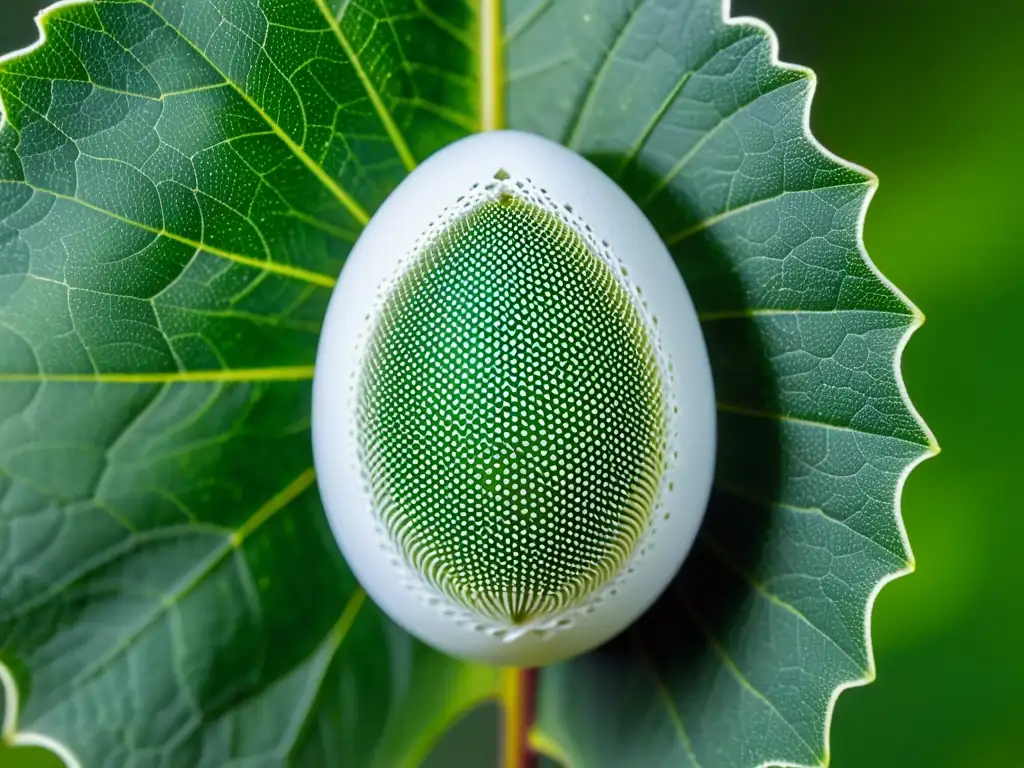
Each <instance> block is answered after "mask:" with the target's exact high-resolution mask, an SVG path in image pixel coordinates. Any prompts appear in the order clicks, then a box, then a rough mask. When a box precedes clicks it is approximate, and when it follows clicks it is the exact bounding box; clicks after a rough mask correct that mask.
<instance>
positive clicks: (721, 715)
mask: <svg viewBox="0 0 1024 768" xmlns="http://www.w3.org/2000/svg"><path fill="white" fill-rule="evenodd" d="M500 5H501V8H500V12H501V15H502V17H503V18H502V21H503V24H504V34H502V33H501V30H500V29H499V28H498V25H497V21H498V20H499V16H498V11H499V3H498V2H497V1H496V0H361V2H348V1H347V0H332V2H327V1H326V0H132V1H127V2H126V1H124V0H117V1H114V0H102V1H100V2H91V3H88V4H85V5H74V6H67V7H63V8H60V9H57V10H54V11H51V12H49V13H48V14H47V16H46V17H45V20H44V24H43V25H44V27H45V31H46V33H47V42H46V44H45V45H43V46H42V47H40V48H38V49H37V50H35V51H34V52H32V53H29V54H27V55H24V56H20V57H17V58H13V59H11V60H9V61H7V62H6V63H4V64H3V65H2V66H0V99H2V100H3V104H4V106H5V108H6V113H7V116H8V122H7V124H6V125H5V126H4V128H3V131H2V133H0V371H2V372H3V373H0V494H2V496H0V661H2V662H3V663H4V664H5V665H6V669H7V670H9V673H10V674H9V676H10V677H12V678H13V681H12V682H14V683H16V685H17V688H18V691H19V693H20V707H19V709H18V710H17V711H16V712H15V711H11V709H10V708H8V710H9V711H8V712H7V713H6V714H7V721H6V722H7V726H8V727H7V729H6V734H7V736H8V737H9V738H16V739H18V740H20V741H26V742H31V741H33V740H35V741H44V742H46V743H49V744H60V745H63V749H64V752H65V753H67V754H68V755H69V756H73V757H74V758H76V759H77V760H78V761H79V762H81V763H82V764H84V765H93V764H97V765H100V764H107V763H110V764H117V765H120V764H124V763H129V762H130V761H131V760H133V759H134V760H136V761H137V762H138V763H139V764H143V765H147V764H154V763H158V762H161V761H162V764H166V765H210V766H220V765H226V764H234V763H238V764H241V763H242V762H243V761H248V762H250V763H253V764H255V763H259V764H279V763H283V762H286V761H287V760H288V759H290V760H291V761H292V762H295V763H297V764H301V765H311V766H312V765H338V764H345V765H366V764H374V763H376V764H379V765H386V766H390V765H403V764H415V763H416V762H418V760H419V758H420V757H421V756H422V755H423V754H424V753H425V751H426V750H427V749H428V748H429V745H430V744H431V743H432V742H433V741H434V740H435V738H436V736H437V735H438V733H439V732H440V730H441V729H442V728H443V727H444V726H445V725H446V724H447V723H449V722H451V721H452V720H454V719H455V718H456V717H458V716H459V715H460V714H461V713H462V712H463V711H465V709H466V708H468V707H469V706H471V705H472V704H473V703H474V702H476V701H479V700H480V699H482V698H484V697H488V696H494V695H496V694H497V690H498V683H497V680H496V675H495V673H494V672H493V671H491V670H487V669H484V668H480V667H474V666H470V665H463V664H459V663H457V662H455V661H452V660H449V659H445V658H444V657H442V656H440V655H438V654H436V653H434V652H432V651H430V650H428V649H426V648H424V647H423V646H421V645H419V644H417V643H415V642H413V641H412V640H410V639H409V638H408V637H407V636H406V635H404V634H403V633H401V632H400V631H399V630H397V629H396V628H395V627H394V626H393V625H391V624H390V623H389V622H387V620H386V619H384V618H383V617H382V616H381V614H380V613H379V612H378V611H377V610H376V609H375V608H374V607H373V606H372V605H371V604H370V603H369V602H368V601H366V600H365V599H364V598H363V594H362V592H361V590H359V589H358V586H357V585H356V584H355V582H354V580H353V579H352V577H351V574H350V573H349V572H348V570H347V568H346V567H345V565H344V563H343V562H342V561H341V559H340V556H339V555H338V553H337V549H336V547H335V545H334V543H333V540H332V538H331V536H330V533H329V530H328V529H327V526H326V524H325V522H324V520H323V513H322V510H321V508H320V506H319V502H318V500H317V498H316V494H315V490H314V486H313V483H314V478H313V475H312V472H311V470H310V469H309V468H310V465H311V462H310V448H309V435H308V431H309V379H310V376H311V373H312V364H313V358H314V352H315V345H316V340H317V332H318V329H319V322H320V318H321V315H322V312H323V310H324V307H325V304H326V300H327V298H328V296H329V289H330V286H331V285H332V284H333V282H334V276H335V275H336V274H337V272H338V271H339V269H340V268H341V265H342V263H343V261H344V258H345V256H346V255H347V253H348V250H349V248H350V247H351V243H352V242H353V240H354V239H355V237H357V236H358V232H359V230H360V228H361V226H362V224H363V223H365V221H366V220H367V218H368V216H369V214H370V213H371V212H372V211H373V210H374V209H375V208H376V206H377V205H378V204H379V203H380V202H381V201H382V200H383V199H384V197H385V196H386V195H387V194H388V192H389V191H390V190H391V189H393V188H394V186H395V185H396V184H397V183H398V182H399V181H400V180H401V178H402V177H403V176H404V175H405V173H406V172H407V170H408V169H409V168H411V167H413V166H414V165H415V163H416V162H417V161H418V160H421V159H423V158H424V157H426V156H427V155H429V154H430V153H431V152H433V151H434V150H436V149H438V148H439V147H441V146H443V145H445V144H447V143H449V142H450V141H452V140H454V139H456V138H458V137H459V136H461V135H464V134H465V133H467V132H469V131H472V130H478V129H486V128H492V127H498V126H499V125H501V124H505V125H508V126H509V127H514V128H520V129H524V130H530V131H534V132H537V133H541V134H545V135H548V136H552V137H555V138H558V139H560V140H562V141H564V142H566V143H567V144H569V145H570V146H572V147H574V148H575V149H577V150H579V151H580V152H582V153H583V154H585V155H587V156H588V157H590V158H591V159H593V160H595V161H596V162H598V163H599V164H600V165H601V166H602V167H604V168H605V169H606V170H607V171H608V172H609V173H610V174H611V175H612V176H613V177H615V178H617V179H618V180H619V182H620V183H621V184H622V185H623V187H624V188H625V189H626V190H627V191H628V192H629V193H630V194H631V195H633V197H634V198H635V199H636V200H637V201H638V202H639V203H640V204H641V205H642V206H643V207H644V208H645V210H646V211H647V212H648V215H649V216H650V217H651V219H652V221H653V222H654V223H655V225H656V226H657V227H658V228H659V230H660V231H662V232H663V233H664V236H665V238H666V241H667V242H668V243H669V244H670V246H671V249H672V251H673V254H674V256H675V257H676V259H677V263H678V265H679V267H680V269H681V271H682V272H683V275H684V277H685V278H686V280H687V284H688V285H689V287H690V290H691V292H692V293H693V296H694V299H695V301H696V303H697V306H698V309H699V311H700V312H701V317H702V320H703V323H704V329H705V333H706V337H707V340H708V343H709V346H710V351H711V355H712V362H713V367H714V372H715V377H716V383H717V387H718V395H719V400H720V406H721V417H720V430H721V451H720V456H719V469H718V483H717V488H718V490H717V491H716V494H715V497H714V500H713V503H712V508H711V510H710V512H709V516H708V522H707V524H706V526H705V529H704V531H703V532H702V536H701V539H700V543H699V544H698V547H697V550H696V551H695V553H694V555H693V556H692V557H691V559H690V561H689V562H688V565H687V566H686V568H685V569H684V571H683V573H682V574H681V576H680V578H679V579H678V580H677V582H676V584H674V585H673V587H672V589H671V590H670V592H669V594H667V595H666V597H665V598H664V599H663V600H662V601H661V602H660V603H659V605H658V606H657V607H656V609H655V610H654V611H652V613H651V614H649V615H648V616H647V617H645V619H644V620H643V621H642V622H641V623H640V624H638V625H637V626H636V627H635V628H634V629H632V630H631V631H630V632H628V633H626V634H625V635H623V637H622V638H620V639H619V640H618V641H616V642H615V643H612V644H611V645H610V646H608V647H606V648H604V649H602V650H601V651H599V652H597V653H595V654H591V655H589V656H587V657H584V658H582V659H580V660H577V661H573V662H570V663H568V664H564V665H560V666H558V667H555V668H552V669H549V670H546V671H545V672H544V674H543V676H542V683H541V709H540V721H539V724H538V727H537V729H536V731H535V734H534V736H535V741H536V743H537V744H538V745H540V746H541V747H543V748H544V749H545V750H546V751H549V752H551V753H552V754H553V755H556V756H558V757H560V759H562V760H563V761H564V762H566V763H568V764H571V765H572V766H581V767H583V766H586V767H589V766H604V765H609V766H619V765H643V766H647V765H652V766H653V765H693V766H697V765H699V766H702V767H703V768H709V766H729V767H730V768H753V766H755V765H758V764H761V763H765V762H772V761H777V762H788V763H796V764H801V765H814V764H818V763H820V762H823V761H824V760H825V759H826V758H827V737H826V732H827V725H828V719H829V717H830V713H831V706H832V703H833V702H834V697H835V695H836V693H837V691H838V690H840V689H841V688H842V687H844V686H848V685H851V684H856V683H858V682H863V681H864V680H866V679H868V678H869V677H870V676H871V674H872V662H871V653H870V646H869V642H868V636H867V616H868V614H869V609H870V603H871V600H872V598H873V595H874V594H875V592H876V591H877V589H878V587H879V585H880V584H881V583H883V582H884V581H885V580H887V579H888V578H890V577H892V576H893V575H896V574H898V573H901V572H903V571H905V570H906V569H907V568H908V567H909V564H910V555H909V550H908V547H907V544H906V541H905V537H904V536H903V532H902V528H901V525H900V522H899V518H898V514H897V511H896V506H897V501H898V495H899V491H900V485H901V483H902V480H903V478H904V477H905V475H906V473H907V471H908V470H909V468H910V467H911V466H912V465H913V464H914V463H916V462H917V461H918V460H920V459H921V458H922V457H923V456H925V455H926V454H927V453H928V452H929V451H930V450H931V449H932V441H931V438H930V436H929V435H928V433H927V431H926V430H925V429H924V427H923V425H921V424H920V422H919V421H918V420H917V418H916V417H915V415H914V414H913V412H912V410H911V409H910V406H909V404H908V403H907V401H906V398H905V395H904V393H903V391H902V388H901V384H900V382H899V376H898V372H897V366H896V361H898V358H899V352H900V350H901V348H902V345H903V343H904V342H905V341H906V338H907V336H908V335H909V333H910V332H911V331H912V330H913V329H914V328H915V327H916V326H917V325H918V324H919V322H920V320H919V316H918V315H917V314H916V313H915V311H914V310H913V309H912V308H911V307H910V306H909V305H908V304H907V303H906V302H905V301H904V300H903V299H902V298H901V297H899V296H898V295H896V294H895V293H894V291H893V290H892V289H891V288H890V287H889V286H888V285H887V284H886V283H884V281H882V280H881V279H880V277H879V276H878V275H877V273H876V272H875V271H874V270H873V269H872V268H871V267H870V265H869V263H868V262H867V260H866V256H865V255H864V254H863V249H862V246H861V239H860V228H861V219H862V216H863V213H864V209H865V206H866V204H867V201H868V199H869V197H870V194H871V191H872V190H873V188H874V182H873V180H872V179H870V178H869V177H868V176H867V175H865V174H864V173H863V172H861V171H858V170H856V169H853V168H851V167H849V166H848V165H846V164H843V163H841V162H839V161H838V160H836V159H835V158H832V157H831V156H829V155H827V154H826V153H825V152H824V151H823V150H821V148H820V147H819V146H818V145H817V144H816V143H814V142H813V140H812V139H810V137H809V135H808V132H807V129H806V114H807V109H808V105H809V102H810V96H811V88H812V81H811V79H810V77H809V74H808V73H806V72H802V71H799V70H795V69H792V68H784V67H781V66H780V65H778V63H777V61H776V60H775V57H774V50H773V42H772V40H771V39H770V37H769V35H768V33H766V32H765V31H764V30H763V29H762V28H761V27H759V26H757V25H754V24H751V23H741V24H731V25H730V24H726V23H725V22H724V21H723V16H722V14H723V9H722V5H721V3H720V2H719V0H504V3H501V4H500ZM503 40H504V41H505V43H506V45H505V46H504V50H502V45H501V43H502V41H503ZM503 64H504V65H505V66H504V68H503V66H502V65H503ZM503 85H504V87H503ZM13 687H14V686H13V685H11V686H9V688H10V689H13ZM15 716H16V717H15ZM105 761H106V762H105Z"/></svg>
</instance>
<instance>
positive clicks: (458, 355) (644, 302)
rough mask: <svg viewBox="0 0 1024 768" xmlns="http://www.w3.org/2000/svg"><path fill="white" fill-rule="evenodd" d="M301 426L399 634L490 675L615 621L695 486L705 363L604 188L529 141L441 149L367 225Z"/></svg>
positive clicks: (694, 521) (342, 531)
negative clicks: (490, 666)
mask: <svg viewBox="0 0 1024 768" xmlns="http://www.w3.org/2000/svg"><path fill="white" fill-rule="evenodd" d="M445 203H447V204H445ZM588 214H592V215H588ZM591 222H593V224H591ZM596 230H600V234H598V232H597V231H596ZM680 376H682V377H684V378H685V384H686V386H685V387H680V379H679V378H678V377H680ZM313 417H314V418H313V431H314V456H315V459H316V464H317V470H318V479H319V482H320V487H321V494H322V497H323V500H324V504H325V507H326V509H327V512H328V518H329V520H330V522H331V526H332V529H333V530H334V532H335V535H336V537H337V538H338V541H339V544H340V546H341V548H342V551H343V553H344V554H345V557H346V560H347V561H348V563H349V565H350V566H351V567H352V569H353V571H354V572H355V574H356V576H357V578H359V580H360V581H361V583H362V584H363V585H364V586H365V587H366V589H367V591H368V592H369V593H370V595H371V597H373V598H374V599H375V601H376V602H378V604H379V605H380V606H381V607H382V608H383V609H384V610H385V611H386V612H387V613H388V614H389V615H391V616H392V618H394V619H395V620H396V621H398V623H400V624H402V625H403V626H404V627H405V628H406V629H407V630H409V631H410V632H412V633H413V634H416V635H418V636H419V637H421V638H422V639H424V640H426V641H427V642H428V643H431V644H433V645H435V646H437V647H439V648H441V649H442V650H445V651H447V652H449V653H452V654H455V655H459V656H464V657H468V658H474V659H479V660H483V661H489V662H493V663H501V664H516V665H519V666H536V665H540V664H543V663H548V662H549V661H555V660H558V659H560V658H564V657H566V656H568V655H572V654H574V653H577V652H580V651H582V650H586V649H587V648H589V647H593V646H594V645H596V644H598V643H600V642H602V641H603V640H605V639H608V637H610V636H611V635H613V634H615V633H617V631H618V630H620V629H622V628H624V627H625V625H626V624H627V623H628V622H629V621H630V620H632V619H633V618H636V616H637V615H638V614H639V612H640V611H642V610H643V609H644V608H645V607H646V606H647V605H649V604H650V603H651V602H652V601H653V599H654V598H655V597H656V596H657V595H658V594H659V593H660V592H661V591H662V590H663V589H664V587H665V585H666V584H667V582H668V580H670V579H671V577H672V575H673V573H674V571H675V570H676V568H677V567H678V565H679V563H680V562H681V561H682V559H683V557H684V556H685V554H686V552H687V551H688V549H689V547H690V545H691V543H692V540H693V537H694V534H695V533H696V528H697V525H698V524H699V522H700V519H701V517H702V514H703V509H704V505H705V503H706V499H707V494H708V490H709V487H710V475H711V467H712V463H713V462H712V457H713V455H714V414H713V398H712V396H711V386H710V367H709V365H708V363H707V356H706V351H705V349H704V346H703V340H702V338H701V336H700V331H699V326H698V324H697V320H696V315H695V312H694V311H693V307H692V304H691V302H690V300H689V296H688V294H687V293H686V289H685V286H684V285H683V283H682V280H681V278H680V277H679V274H678V272H677V271H676V269H675V266H674V264H673V263H672V261H671V259H670V257H669V256H668V254H667V252H666V250H665V247H664V245H663V244H662V242H661V240H660V239H659V238H658V236H657V234H656V233H655V232H654V230H653V228H652V227H651V225H650V224H649V222H647V220H646V218H645V217H644V216H643V214H642V213H641V212H640V211H639V209H637V208H636V206H635V204H633V203H632V201H631V200H630V199H629V198H628V197H627V196H626V195H625V194H624V193H623V192H622V191H621V190H620V189H619V188H618V187H617V186H616V185H615V184H614V182H612V181H611V180H610V179H608V178H607V177H606V176H604V175H603V174H602V173H601V172H600V171H599V170H598V169H596V168H595V167H594V166H592V165H590V164H589V163H588V162H587V161H585V160H583V158H581V157H579V156H578V155H576V154H575V153H572V152H571V151H569V150H567V149H565V148H564V147H561V146H559V145H556V144H553V143H552V142H549V141H547V140H545V139H541V138H539V137H536V136H532V135H529V134H521V133H516V132H496V133H490V134H480V135H476V136H472V137H469V138H467V139H464V140H462V141H460V142H457V143H456V144H453V145H451V146H450V147H448V148H446V149H445V150H442V151H441V152H440V153H438V154H437V155H435V156H434V157H432V158H431V159H429V160H428V161H427V162H426V163H424V164H423V165H422V166H420V167H419V168H418V169H417V170H416V171H414V172H413V173H412V174H411V175H410V176H409V177H408V178H407V179H406V181H405V182H403V183H402V184H401V185H400V186H399V187H398V189H396V190H395V192H394V193H393V194H392V195H391V197H389V198H388V200H387V201H386V202H385V203H384V205H383V206H382V207H381V209H380V210H379V211H378V212H377V214H376V215H375V216H374V218H373V220H372V221H371V222H370V224H369V225H368V226H367V229H366V231H365V232H364V233H363V235H362V236H361V237H360V239H359V242H358V243H357V244H356V246H355V248H354V249H353V252H352V254H351V255H350V257H349V261H348V263H347V264H346V266H345V269H344V270H343V272H342V275H341V279H340V281H339V284H338V287H337V288H336V289H335V294H334V296H333V297H332V299H331V305H330V308H329V311H328V315H327V319H326V321H325V325H324V330H323V333H322V337H321V346H320V351H319V354H318V359H317V369H316V377H315V382H314V405H313Z"/></svg>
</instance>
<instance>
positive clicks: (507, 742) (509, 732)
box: [501, 667, 537, 768]
mask: <svg viewBox="0 0 1024 768" xmlns="http://www.w3.org/2000/svg"><path fill="white" fill-rule="evenodd" d="M502 678H503V679H502V692H503V695H502V715H503V716H502V762H501V764H502V768H537V755H536V753H535V752H534V751H533V750H532V749H531V748H530V743H529V736H530V728H531V727H533V719H534V714H535V705H536V694H537V670H536V669H518V668H514V667H513V668H509V669H506V670H504V672H503V673H502Z"/></svg>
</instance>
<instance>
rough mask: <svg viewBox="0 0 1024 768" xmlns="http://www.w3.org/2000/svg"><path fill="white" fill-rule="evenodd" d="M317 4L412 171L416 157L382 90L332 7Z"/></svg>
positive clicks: (403, 160) (406, 164) (320, 0)
mask: <svg viewBox="0 0 1024 768" xmlns="http://www.w3.org/2000/svg"><path fill="white" fill-rule="evenodd" d="M316 5H317V8H319V9H320V13H322V14H323V16H324V18H325V19H327V23H328V24H329V25H330V27H331V30H332V31H333V32H334V36H335V37H336V38H338V42H339V43H340V44H341V48H342V50H344V51H345V56H346V57H347V58H348V60H349V62H350V63H351V64H352V69H353V70H354V71H355V73H356V76H357V77H358V78H359V82H360V83H362V84H363V88H364V89H365V91H366V95H367V96H369V98H370V103H371V104H373V109H374V111H375V112H376V113H377V117H378V118H380V121H381V123H382V124H383V125H384V130H385V131H386V132H387V134H388V138H389V139H391V143H392V144H393V145H394V147H395V152H397V153H398V157H399V159H401V161H402V165H404V166H405V168H406V170H408V171H411V170H412V169H413V168H415V167H416V158H415V157H413V155H412V152H411V151H410V150H409V145H408V144H407V143H406V141H405V137H404V136H402V132H401V131H400V130H398V125H397V124H396V123H395V119H394V117H392V115H391V112H390V110H389V109H388V108H387V106H386V105H385V104H384V100H383V99H382V98H381V95H380V92H379V91H378V90H377V88H376V87H375V86H374V84H373V83H372V82H371V81H370V77H369V75H368V74H367V73H366V70H365V69H363V64H362V62H361V61H360V60H359V56H358V55H356V51H355V49H354V48H353V47H352V43H351V42H350V41H349V39H348V37H347V36H346V35H345V33H344V32H343V31H342V29H341V23H340V21H339V19H338V18H337V17H336V16H335V15H334V14H333V13H331V9H330V8H328V7H327V3H325V2H324V0H316ZM343 7H344V6H343Z"/></svg>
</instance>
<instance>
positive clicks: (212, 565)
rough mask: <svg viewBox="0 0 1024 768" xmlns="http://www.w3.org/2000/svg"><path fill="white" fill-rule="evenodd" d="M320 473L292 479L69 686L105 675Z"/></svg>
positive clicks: (299, 494)
mask: <svg viewBox="0 0 1024 768" xmlns="http://www.w3.org/2000/svg"><path fill="white" fill-rule="evenodd" d="M315 479H316V474H315V472H314V470H313V468H312V467H310V468H309V469H306V470H304V471H303V472H301V473H300V474H299V475H298V477H296V478H295V479H294V480H292V481H291V482H290V483H288V485H286V486H285V487H284V488H283V489H282V490H281V491H278V492H277V493H276V494H274V495H273V496H272V497H271V498H270V499H268V500H267V501H266V502H264V503H263V504H262V505H261V506H260V507H259V508H258V509H257V510H256V511H255V512H253V514H252V515H251V516H250V517H249V519H248V520H247V521H246V522H245V523H243V524H242V526H241V527H240V528H238V529H237V530H236V531H235V532H234V533H233V534H232V535H231V536H228V537H225V538H224V540H223V543H222V544H221V545H220V546H219V547H216V548H214V549H213V550H212V551H211V552H210V554H209V555H208V556H207V557H206V558H205V559H203V561H202V562H200V563H198V564H197V565H196V567H195V568H193V569H192V570H191V571H189V572H188V573H187V574H186V575H185V576H184V577H183V578H182V580H181V581H179V582H178V584H177V586H176V587H175V589H174V590H173V591H172V592H171V593H170V594H169V595H167V596H166V597H164V598H163V599H162V600H161V601H160V602H159V603H158V604H157V605H156V606H155V608H154V609H153V610H152V611H151V612H150V613H149V615H148V616H146V617H145V618H144V619H143V620H142V621H141V622H140V623H139V624H138V625H137V626H136V627H135V628H133V629H132V630H131V631H130V632H128V634H126V635H125V636H124V637H122V638H121V639H120V640H119V641H118V642H117V644H116V645H115V646H114V647H112V648H111V649H110V650H109V651H107V652H106V653H105V654H103V655H102V656H100V657H99V658H98V659H96V661H94V662H93V663H92V664H90V665H89V666H88V667H86V668H85V669H83V670H82V671H81V672H80V673H79V674H77V675H75V677H74V678H73V679H72V680H70V681H69V682H68V685H69V686H72V687H73V686H75V685H80V684H81V683H82V682H83V681H85V680H89V679H91V678H93V677H95V676H96V675H97V674H99V673H100V672H102V671H103V670H104V669H106V667H107V666H108V665H109V664H110V663H111V662H113V661H114V659H116V658H117V657H118V656H120V655H121V654H122V653H124V652H125V651H126V650H128V648H129V647H130V646H131V644H132V643H134V642H135V641H136V640H138V639H139V638H140V637H141V636H142V634H143V633H144V632H145V631H146V630H147V629H149V628H150V627H151V626H153V625H154V624H155V623H156V622H157V621H158V620H159V619H160V617H161V616H163V615H164V614H166V613H167V612H168V611H169V610H170V609H171V608H174V607H175V606H177V605H178V604H179V603H180V602H181V601H182V600H183V599H184V598H185V597H187V596H188V595H189V594H190V593H191V592H192V591H193V590H194V589H195V588H196V587H198V586H199V585H200V584H201V583H202V581H203V579H205V578H206V577H208V576H209V575H210V574H212V573H213V572H214V571H215V570H216V569H217V567H218V566H219V565H220V564H221V563H223V562H224V561H225V560H226V559H227V558H228V557H229V556H230V555H231V553H232V552H235V551H237V550H238V548H239V547H240V546H241V545H242V544H243V543H244V542H245V540H246V539H247V538H248V537H249V536H251V535H252V534H253V533H254V532H255V531H256V530H257V529H258V528H259V527H260V526H261V525H264V524H265V523H266V522H267V521H268V520H270V519H271V518H272V517H273V516H274V515H276V514H277V513H278V512H280V511H281V510H282V509H284V508H285V507H287V506H288V505H289V504H290V503H292V502H293V501H295V500H296V499H297V498H299V496H301V495H302V494H303V493H305V492H306V491H307V490H308V489H309V488H310V486H312V485H313V483H314V481H315Z"/></svg>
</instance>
